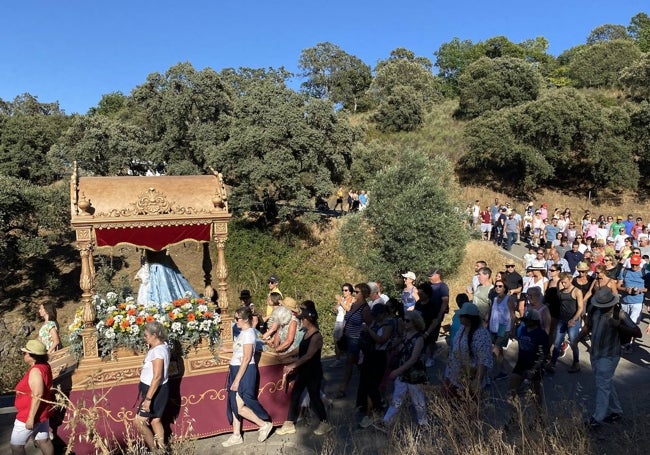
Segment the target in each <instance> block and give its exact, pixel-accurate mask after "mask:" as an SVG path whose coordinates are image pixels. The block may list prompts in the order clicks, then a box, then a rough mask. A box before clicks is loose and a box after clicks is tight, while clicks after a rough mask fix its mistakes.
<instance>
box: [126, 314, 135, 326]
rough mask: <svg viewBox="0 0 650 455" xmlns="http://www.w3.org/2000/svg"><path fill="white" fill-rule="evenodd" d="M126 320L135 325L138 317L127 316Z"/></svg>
mask: <svg viewBox="0 0 650 455" xmlns="http://www.w3.org/2000/svg"><path fill="white" fill-rule="evenodd" d="M126 319H127V320H128V321H129V323H131V324H133V323H134V322H135V320H136V317H135V316H133V315H132V314H131V315H129V316H127V317H126Z"/></svg>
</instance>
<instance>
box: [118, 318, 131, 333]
mask: <svg viewBox="0 0 650 455" xmlns="http://www.w3.org/2000/svg"><path fill="white" fill-rule="evenodd" d="M120 325H121V327H122V330H126V329H128V328H129V326H130V325H131V323H130V322H129V321H127V320H126V319H124V320H123V321H122V324H120Z"/></svg>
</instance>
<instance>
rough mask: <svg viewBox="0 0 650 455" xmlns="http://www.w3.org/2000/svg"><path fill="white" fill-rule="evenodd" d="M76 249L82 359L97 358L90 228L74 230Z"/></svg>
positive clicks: (93, 265)
mask: <svg viewBox="0 0 650 455" xmlns="http://www.w3.org/2000/svg"><path fill="white" fill-rule="evenodd" d="M76 234H77V248H78V249H79V256H80V257H81V275H80V277H79V287H80V288H81V291H82V293H81V305H82V307H83V309H82V319H83V323H84V326H85V328H84V329H83V330H82V331H81V336H82V339H83V351H84V357H87V358H92V357H98V356H99V350H98V347H97V333H96V330H95V317H96V316H97V311H96V309H95V303H94V302H93V294H94V292H95V264H94V262H93V242H92V236H91V228H90V227H88V228H81V229H77V230H76Z"/></svg>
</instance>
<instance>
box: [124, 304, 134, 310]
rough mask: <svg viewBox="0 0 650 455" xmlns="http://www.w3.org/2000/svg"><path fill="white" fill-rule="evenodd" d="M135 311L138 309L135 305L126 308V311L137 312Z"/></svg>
mask: <svg viewBox="0 0 650 455" xmlns="http://www.w3.org/2000/svg"><path fill="white" fill-rule="evenodd" d="M135 309H136V307H135V305H127V306H126V311H129V310H135Z"/></svg>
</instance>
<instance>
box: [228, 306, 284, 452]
mask: <svg viewBox="0 0 650 455" xmlns="http://www.w3.org/2000/svg"><path fill="white" fill-rule="evenodd" d="M235 323H236V324H237V327H238V328H239V329H240V331H241V332H240V334H239V335H238V336H237V338H235V340H234V342H233V345H232V358H231V359H230V372H229V375H228V384H227V390H228V400H227V402H226V412H227V417H228V422H230V424H231V425H232V435H231V436H230V438H228V439H226V440H225V441H223V442H222V443H221V445H222V446H224V447H231V446H234V445H237V444H242V443H243V442H244V439H243V438H242V419H246V420H250V421H251V422H253V423H254V424H255V425H257V426H259V431H258V435H257V440H258V441H259V442H264V441H266V438H268V436H269V433H271V430H272V429H273V423H272V422H271V417H270V416H269V414H268V413H267V412H266V410H265V409H264V408H263V407H262V405H261V404H260V402H259V401H257V395H258V393H257V388H258V371H257V365H256V364H255V357H254V356H253V354H254V351H255V344H256V341H257V335H256V334H255V329H254V328H253V326H252V324H253V312H252V311H251V309H250V308H246V307H239V308H237V311H235Z"/></svg>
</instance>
